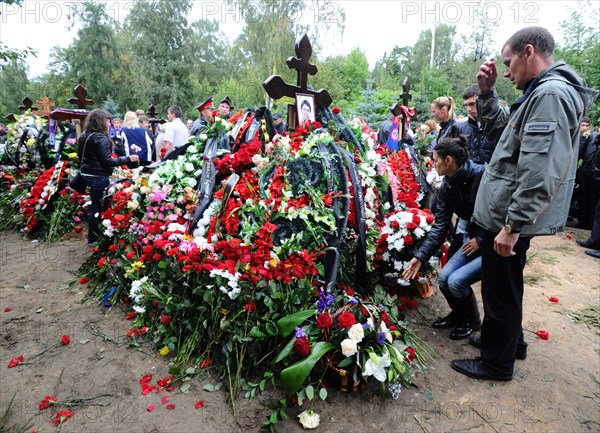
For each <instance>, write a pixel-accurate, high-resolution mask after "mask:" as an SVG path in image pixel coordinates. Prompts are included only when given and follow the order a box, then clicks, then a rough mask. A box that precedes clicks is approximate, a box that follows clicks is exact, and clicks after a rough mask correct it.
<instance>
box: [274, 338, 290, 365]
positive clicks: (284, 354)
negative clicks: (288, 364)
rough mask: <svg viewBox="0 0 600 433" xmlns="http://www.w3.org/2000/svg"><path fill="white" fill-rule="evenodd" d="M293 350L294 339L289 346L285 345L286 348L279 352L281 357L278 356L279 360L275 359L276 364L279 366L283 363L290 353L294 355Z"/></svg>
mask: <svg viewBox="0 0 600 433" xmlns="http://www.w3.org/2000/svg"><path fill="white" fill-rule="evenodd" d="M293 348H294V339H293V338H290V341H288V344H286V345H285V347H284V348H283V349H282V350H281V352H279V355H277V358H275V364H277V363H278V362H281V361H282V360H283V359H285V358H286V357H287V356H288V355H289V354H290V353H292V349H293Z"/></svg>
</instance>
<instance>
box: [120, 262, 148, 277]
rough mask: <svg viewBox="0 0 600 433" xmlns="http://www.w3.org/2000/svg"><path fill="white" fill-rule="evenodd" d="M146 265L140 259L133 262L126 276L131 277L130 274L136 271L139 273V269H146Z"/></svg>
mask: <svg viewBox="0 0 600 433" xmlns="http://www.w3.org/2000/svg"><path fill="white" fill-rule="evenodd" d="M145 268H146V265H145V264H143V263H142V262H140V261H139V260H138V261H137V262H133V263H132V264H131V267H130V268H129V269H128V270H127V271H126V272H125V278H129V276H130V275H133V274H135V273H137V272H138V271H139V270H141V269H145Z"/></svg>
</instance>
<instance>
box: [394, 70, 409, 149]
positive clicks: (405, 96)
mask: <svg viewBox="0 0 600 433" xmlns="http://www.w3.org/2000/svg"><path fill="white" fill-rule="evenodd" d="M402 90H403V92H402V93H401V94H400V98H401V99H402V104H400V103H398V102H397V103H395V104H394V105H392V107H391V108H390V111H391V112H392V114H393V115H394V116H400V115H401V114H402V130H401V132H400V133H401V135H400V137H401V138H402V139H403V140H404V138H405V134H406V122H407V120H408V119H407V117H408V114H407V113H406V112H405V111H403V110H402V107H403V106H404V107H406V108H408V103H409V101H410V100H411V98H412V95H411V94H410V81H409V80H408V77H404V81H402Z"/></svg>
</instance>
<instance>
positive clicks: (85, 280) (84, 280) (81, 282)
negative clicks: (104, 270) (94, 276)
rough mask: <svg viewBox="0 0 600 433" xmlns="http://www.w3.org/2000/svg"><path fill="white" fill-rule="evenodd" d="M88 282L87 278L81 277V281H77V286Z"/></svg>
mask: <svg viewBox="0 0 600 433" xmlns="http://www.w3.org/2000/svg"><path fill="white" fill-rule="evenodd" d="M89 281H90V279H89V278H88V277H83V278H82V279H81V280H79V284H87V283H88V282H89Z"/></svg>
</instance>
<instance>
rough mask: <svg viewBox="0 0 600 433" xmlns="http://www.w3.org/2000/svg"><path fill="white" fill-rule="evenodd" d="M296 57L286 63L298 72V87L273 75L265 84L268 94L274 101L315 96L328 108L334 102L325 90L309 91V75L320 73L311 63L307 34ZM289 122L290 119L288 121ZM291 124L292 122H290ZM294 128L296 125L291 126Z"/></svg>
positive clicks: (298, 45)
mask: <svg viewBox="0 0 600 433" xmlns="http://www.w3.org/2000/svg"><path fill="white" fill-rule="evenodd" d="M295 51H296V57H289V58H288V59H287V60H286V63H287V65H288V67H289V68H290V69H295V70H296V71H297V77H298V78H297V80H296V86H293V85H291V84H287V83H286V82H285V81H283V78H281V77H280V76H279V75H271V76H270V77H269V78H267V79H266V80H265V82H264V83H263V87H264V88H265V90H266V91H267V94H268V95H269V96H270V97H271V98H273V99H281V98H283V97H284V96H289V97H290V98H294V100H295V99H296V94H297V93H305V94H308V95H313V96H314V98H315V102H316V103H317V104H318V105H319V106H320V107H322V108H327V107H329V106H330V105H331V103H332V102H333V100H332V99H331V96H330V95H329V93H328V92H327V90H325V89H321V90H318V91H315V90H309V89H308V75H315V74H316V73H317V71H318V69H317V66H316V65H313V64H311V63H310V62H309V60H310V57H311V56H312V46H311V45H310V41H309V40H308V35H307V34H306V33H304V34H302V35H301V36H300V37H299V38H298V39H297V40H296V46H295ZM288 120H289V119H288ZM288 123H290V122H288ZM291 126H292V127H293V126H295V125H291Z"/></svg>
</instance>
